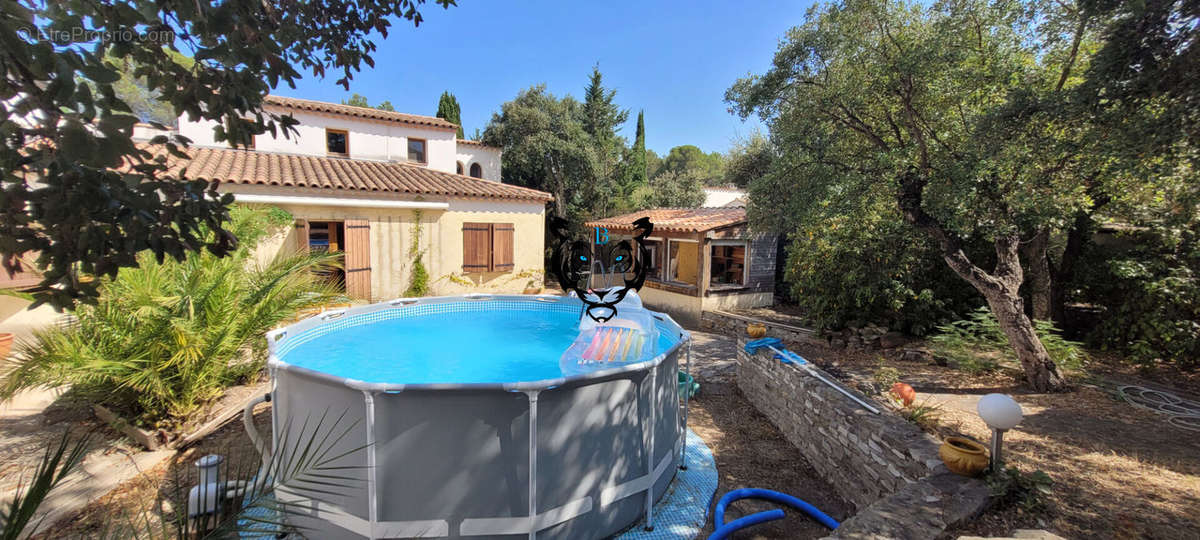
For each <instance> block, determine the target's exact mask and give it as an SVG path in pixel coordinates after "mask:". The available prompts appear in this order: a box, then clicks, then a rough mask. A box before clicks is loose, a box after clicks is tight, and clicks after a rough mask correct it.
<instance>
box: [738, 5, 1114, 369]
mask: <svg viewBox="0 0 1200 540" xmlns="http://www.w3.org/2000/svg"><path fill="white" fill-rule="evenodd" d="M1063 6H1064V5H1063V4H1059V3H1048V4H1046V5H1042V4H1038V3H1021V2H1016V1H1005V2H985V1H982V0H948V1H942V2H937V3H934V4H932V5H921V4H912V3H907V2H903V1H889V0H848V1H845V2H842V3H838V4H831V5H825V6H820V7H818V8H814V10H812V11H811V12H810V14H809V16H808V18H807V20H806V21H805V23H804V24H803V25H801V26H799V27H796V28H793V29H792V30H790V31H789V32H788V34H787V37H786V39H785V40H784V42H783V43H782V44H781V46H780V49H779V51H778V52H777V53H776V56H775V59H774V62H773V67H772V68H771V69H770V70H769V71H768V72H767V73H765V74H763V75H761V76H753V77H749V78H746V79H742V80H740V81H738V82H737V83H736V84H735V85H734V86H733V87H732V88H731V89H730V90H729V92H728V93H727V98H728V100H729V101H730V102H731V103H732V104H733V106H734V110H735V111H737V112H739V113H740V114H742V115H743V116H746V115H749V114H758V115H759V116H760V117H761V118H763V119H764V121H766V122H767V123H768V125H769V126H770V129H771V138H772V140H773V141H775V142H776V143H777V145H778V146H779V148H781V149H782V155H781V156H780V158H779V163H778V165H777V166H776V167H775V169H777V170H778V173H776V174H768V175H767V178H766V179H764V180H760V181H756V182H752V184H751V186H752V203H751V212H752V215H753V216H754V217H755V219H756V220H757V221H759V222H762V223H775V224H777V225H783V226H785V227H786V226H789V225H790V227H791V228H795V227H797V226H804V224H805V223H807V224H810V225H811V224H813V223H817V222H819V221H822V220H825V219H827V218H829V217H831V216H835V215H838V214H850V215H853V214H854V213H855V212H856V211H861V210H862V209H863V208H866V207H868V205H867V204H865V202H866V201H869V200H870V199H871V198H872V197H874V196H876V195H877V194H884V195H886V196H887V197H888V198H889V199H891V200H893V201H895V204H896V205H897V207H898V208H899V209H900V211H901V215H902V216H903V217H904V219H905V221H907V222H908V223H909V224H910V225H911V226H913V227H915V228H916V229H917V230H919V231H921V232H922V233H923V234H925V235H927V236H928V237H929V238H930V239H932V240H933V241H934V242H935V243H936V245H937V247H938V249H939V250H940V252H941V255H942V257H943V259H944V260H945V261H946V263H947V264H948V265H949V266H950V268H951V269H953V270H954V271H955V273H957V274H958V275H959V276H960V277H961V278H962V279H964V280H966V281H967V282H968V283H970V284H971V285H972V286H973V287H975V288H976V289H977V290H978V291H979V292H980V293H981V294H982V295H983V296H984V297H985V298H986V299H987V301H988V303H989V305H990V307H991V308H992V311H993V312H994V313H995V314H996V317H997V319H998V320H999V322H1000V325H1001V327H1002V328H1003V329H1004V330H1005V333H1006V334H1007V335H1008V337H1009V340H1010V342H1011V343H1012V344H1013V347H1014V349H1015V350H1016V352H1017V354H1018V356H1019V357H1020V358H1021V361H1022V364H1023V365H1024V366H1025V369H1026V375H1027V378H1028V379H1029V382H1030V384H1031V385H1033V386H1034V387H1035V388H1038V389H1049V388H1057V387H1060V386H1061V385H1062V384H1063V380H1062V377H1061V374H1060V373H1059V372H1058V370H1057V368H1056V366H1055V365H1054V364H1053V362H1052V361H1050V359H1049V356H1048V355H1047V353H1046V350H1045V348H1044V346H1043V345H1042V344H1041V342H1040V341H1039V340H1038V338H1037V336H1036V334H1035V332H1034V328H1033V325H1032V322H1031V321H1030V320H1029V319H1028V317H1026V315H1025V313H1024V304H1023V300H1022V298H1021V296H1020V294H1019V288H1020V286H1021V284H1022V283H1023V281H1024V269H1023V268H1022V264H1021V261H1020V258H1019V250H1020V248H1021V244H1022V237H1023V236H1024V235H1033V234H1038V231H1040V230H1043V229H1046V228H1051V227H1061V226H1063V225H1064V224H1066V223H1068V222H1069V220H1070V219H1072V218H1073V217H1074V216H1075V215H1076V214H1078V213H1079V212H1083V211H1087V210H1089V209H1090V208H1091V205H1092V202H1093V201H1092V198H1091V196H1090V195H1089V189H1088V185H1087V184H1086V182H1084V181H1082V180H1083V179H1085V178H1089V177H1096V175H1102V176H1111V177H1112V179H1113V180H1114V181H1120V180H1121V178H1120V177H1119V176H1118V175H1108V174H1107V172H1108V171H1106V170H1105V169H1104V168H1103V164H1102V163H1098V162H1097V161H1096V160H1095V159H1094V157H1093V156H1094V154H1093V153H1091V152H1088V151H1086V149H1088V148H1093V147H1095V141H1096V140H1097V139H1094V138H1091V137H1089V136H1088V135H1089V134H1088V133H1086V130H1085V129H1084V128H1079V127H1078V124H1076V123H1072V122H1068V121H1064V119H1063V116H1061V115H1060V114H1059V111H1061V110H1062V106H1061V103H1062V97H1061V96H1062V95H1064V94H1065V92H1063V90H1064V88H1071V87H1073V86H1075V85H1077V84H1078V82H1079V80H1078V76H1077V73H1078V72H1079V69H1080V65H1081V64H1085V63H1086V55H1085V54H1082V53H1081V51H1086V50H1088V49H1089V48H1090V47H1091V45H1090V44H1091V43H1092V36H1091V34H1090V33H1089V32H1088V27H1087V25H1086V24H1078V21H1079V20H1081V19H1084V18H1086V17H1087V16H1088V14H1087V13H1086V12H1085V11H1083V10H1079V9H1072V8H1071V7H1070V6H1066V7H1063ZM1064 29H1067V30H1065V32H1064ZM1064 36H1066V37H1065V38H1064ZM1081 150H1083V151H1081ZM1031 157H1032V159H1031ZM971 238H980V239H982V240H983V241H985V242H987V243H988V244H991V245H992V246H993V247H994V254H995V261H996V263H995V267H994V269H992V270H986V269H985V268H984V267H982V266H981V264H982V261H981V260H980V259H979V258H972V256H971V255H970V254H969V250H968V247H969V246H968V242H969V240H970V239H971Z"/></svg>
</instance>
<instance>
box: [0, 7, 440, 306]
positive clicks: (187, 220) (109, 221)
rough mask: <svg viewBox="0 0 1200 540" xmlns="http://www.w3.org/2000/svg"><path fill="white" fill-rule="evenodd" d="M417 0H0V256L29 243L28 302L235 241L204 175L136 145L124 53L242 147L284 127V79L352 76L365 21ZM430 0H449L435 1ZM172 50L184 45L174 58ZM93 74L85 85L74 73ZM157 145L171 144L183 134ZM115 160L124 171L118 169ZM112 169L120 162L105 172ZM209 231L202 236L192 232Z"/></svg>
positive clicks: (378, 26) (83, 294) (364, 46)
mask: <svg viewBox="0 0 1200 540" xmlns="http://www.w3.org/2000/svg"><path fill="white" fill-rule="evenodd" d="M422 3H423V0H387V1H382V2H370V3H361V2H353V1H349V0H318V1H299V0H283V1H279V2H260V1H254V0H229V1H225V2H168V1H166V0H130V1H128V2H118V3H112V2H42V1H28V2H8V3H6V4H5V7H4V9H3V10H0V38H2V39H3V40H4V46H3V48H2V49H0V69H3V70H4V77H3V79H2V80H0V103H2V105H0V106H2V108H3V112H4V120H3V121H2V122H0V136H2V138H3V147H0V183H2V185H3V189H2V190H0V207H2V208H3V211H2V213H0V254H2V257H3V262H4V266H5V267H6V268H7V269H8V270H10V271H13V270H17V269H18V268H19V263H18V260H17V257H18V256H19V255H21V254H23V253H27V252H35V253H38V254H39V258H38V264H39V265H40V266H41V267H42V268H43V269H44V272H43V275H44V278H45V279H44V281H43V285H45V286H46V288H45V289H44V292H41V293H38V299H39V301H50V302H52V303H53V304H54V305H55V306H56V307H59V308H65V307H70V306H72V305H73V304H74V302H75V301H76V300H84V301H93V300H94V298H95V296H96V294H97V287H98V284H99V280H85V279H80V274H92V275H108V276H114V275H116V273H117V271H118V270H119V269H120V268H122V267H128V266H134V265H136V264H137V254H138V253H139V252H141V251H143V250H151V251H153V253H154V255H155V256H156V257H158V258H159V259H161V258H163V257H168V256H169V257H172V258H175V259H180V260H182V259H183V257H184V256H185V254H186V253H187V252H189V251H196V250H200V249H208V250H209V251H212V252H213V253H216V254H225V253H228V252H230V251H231V250H232V249H233V248H234V246H236V239H235V238H234V235H233V234H232V233H230V232H229V231H227V230H226V229H225V228H224V227H223V226H224V223H225V222H226V221H228V219H229V216H228V209H227V206H228V204H229V203H231V202H232V197H230V196H229V195H224V196H222V195H220V194H218V193H217V191H216V186H215V185H208V184H205V183H203V182H191V181H188V180H187V179H186V177H179V176H170V177H169V176H167V175H166V174H165V173H166V168H165V166H164V165H163V163H162V162H161V161H158V160H155V159H154V158H153V154H152V153H151V152H148V151H146V150H143V149H139V147H137V146H135V145H134V143H133V141H132V131H133V124H134V123H135V122H137V121H138V117H137V116H136V115H135V114H133V108H132V107H131V106H130V104H129V103H128V102H126V101H125V100H124V99H122V98H121V97H120V96H118V94H117V91H116V89H115V88H114V85H115V84H117V83H118V82H119V81H121V77H122V66H123V65H125V64H124V62H126V61H127V62H129V63H130V64H131V65H133V66H135V67H134V71H133V73H132V76H133V77H134V78H136V79H139V80H144V81H145V83H144V84H145V90H146V91H147V92H149V93H151V94H153V95H156V96H157V97H158V99H159V100H161V101H163V102H166V103H170V104H171V107H172V108H173V109H174V112H175V114H176V116H178V115H182V114H188V115H190V116H191V117H192V118H196V119H210V120H216V121H217V122H218V124H219V125H218V126H217V127H216V128H215V135H216V138H217V140H219V141H230V142H231V143H232V144H235V145H247V144H249V143H250V141H251V140H252V136H253V135H255V134H261V133H267V132H269V133H271V134H272V135H275V134H279V133H282V134H283V135H284V136H287V135H289V134H290V133H294V129H295V128H294V126H295V124H296V120H295V119H294V118H292V117H291V116H289V115H279V114H275V113H270V112H266V111H263V110H262V100H263V96H265V95H266V94H267V93H268V92H270V91H271V90H272V89H273V88H276V87H278V85H280V84H285V85H288V86H290V87H294V86H295V82H296V80H297V79H299V78H300V77H301V75H302V73H303V72H309V73H311V74H313V75H314V76H317V77H324V76H326V75H327V74H329V75H332V76H335V77H337V83H338V84H340V85H342V86H343V87H345V88H347V89H349V85H350V80H351V78H352V77H353V75H354V73H355V72H356V71H357V70H358V69H360V67H361V66H362V65H363V64H366V65H367V66H373V65H374V59H373V58H372V56H371V55H372V54H373V53H374V52H375V48H376V46H375V43H374V42H373V41H371V39H372V38H373V37H374V35H375V34H377V33H378V34H379V35H381V36H384V37H386V36H387V32H388V29H389V28H390V27H391V24H392V22H391V21H392V18H393V17H400V18H403V19H405V20H408V21H410V22H411V23H413V24H414V25H416V24H419V23H420V22H421V14H420V12H419V7H420V6H421V4H422ZM437 3H438V4H439V5H441V6H443V7H444V8H445V7H449V6H450V5H453V3H454V1H453V0H437ZM176 53H180V54H184V55H186V56H189V57H191V58H192V59H193V60H194V63H192V64H191V65H183V64H181V63H180V62H179V61H178V60H177V59H178V55H177V54H176ZM85 80H86V81H90V83H89V82H85ZM154 142H156V143H161V144H165V145H167V148H168V149H169V150H170V151H173V152H178V151H179V147H180V146H182V145H186V144H187V142H188V141H187V140H186V139H185V138H183V137H181V136H178V135H176V136H171V137H167V136H160V137H157V138H156V139H155V141H154ZM122 165H125V167H124V168H121V166H122ZM118 168H120V170H121V172H117V170H116V169H118ZM205 228H207V229H208V230H211V231H214V232H213V234H211V235H203V234H201V232H200V231H201V230H202V229H205Z"/></svg>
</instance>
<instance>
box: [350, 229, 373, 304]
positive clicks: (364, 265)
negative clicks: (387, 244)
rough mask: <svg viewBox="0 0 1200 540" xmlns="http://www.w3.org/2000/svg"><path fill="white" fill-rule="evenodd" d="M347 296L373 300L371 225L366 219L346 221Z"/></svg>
mask: <svg viewBox="0 0 1200 540" xmlns="http://www.w3.org/2000/svg"><path fill="white" fill-rule="evenodd" d="M345 229H346V230H345V238H344V239H343V249H345V252H346V294H348V295H350V296H351V297H352V298H362V299H364V300H370V299H371V225H370V223H369V222H368V221H367V220H365V219H347V220H346V221H345Z"/></svg>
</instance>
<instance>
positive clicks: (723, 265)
mask: <svg viewBox="0 0 1200 540" xmlns="http://www.w3.org/2000/svg"><path fill="white" fill-rule="evenodd" d="M640 217H648V218H650V221H651V222H652V223H654V231H653V233H651V236H650V237H649V238H648V239H647V243H646V246H647V248H648V249H649V251H650V260H649V261H647V263H648V266H649V268H650V270H649V272H648V275H647V279H646V283H645V285H644V286H643V287H642V290H641V292H640V294H641V297H642V301H643V302H644V303H645V304H646V305H648V306H651V307H653V308H656V309H659V310H662V311H666V312H668V313H670V314H671V316H672V317H674V318H675V319H676V320H678V321H680V322H682V323H685V324H689V325H696V324H699V321H700V313H701V312H703V311H709V310H725V309H739V308H749V307H759V306H769V305H771V304H772V303H773V302H774V294H775V261H776V258H777V243H778V238H777V236H776V235H774V234H768V233H761V232H751V231H750V230H749V229H748V228H747V222H746V209H745V208H744V207H720V208H655V209H651V210H643V211H640V212H633V213H630V214H625V215H621V216H614V217H609V218H604V219H600V220H596V221H589V222H588V223H587V227H588V228H592V229H594V228H601V229H604V230H606V231H607V234H608V237H609V238H610V239H621V238H629V237H630V235H631V234H632V232H633V226H632V225H631V224H632V223H633V222H634V221H635V220H636V219H638V218H640ZM591 236H592V237H593V240H592V241H593V242H595V237H596V236H597V235H591ZM600 237H603V235H600Z"/></svg>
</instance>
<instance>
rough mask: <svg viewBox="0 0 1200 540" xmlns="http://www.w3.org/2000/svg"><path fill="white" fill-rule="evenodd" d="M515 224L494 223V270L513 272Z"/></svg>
mask: <svg viewBox="0 0 1200 540" xmlns="http://www.w3.org/2000/svg"><path fill="white" fill-rule="evenodd" d="M512 269H513V224H512V223H493V224H492V271H493V272H512Z"/></svg>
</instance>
